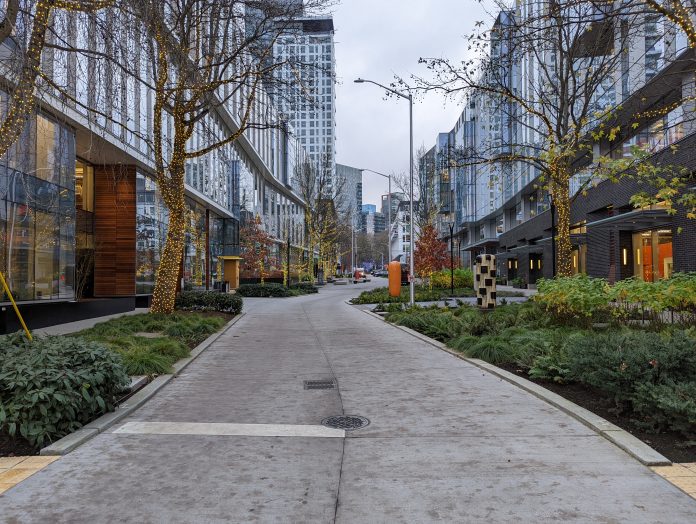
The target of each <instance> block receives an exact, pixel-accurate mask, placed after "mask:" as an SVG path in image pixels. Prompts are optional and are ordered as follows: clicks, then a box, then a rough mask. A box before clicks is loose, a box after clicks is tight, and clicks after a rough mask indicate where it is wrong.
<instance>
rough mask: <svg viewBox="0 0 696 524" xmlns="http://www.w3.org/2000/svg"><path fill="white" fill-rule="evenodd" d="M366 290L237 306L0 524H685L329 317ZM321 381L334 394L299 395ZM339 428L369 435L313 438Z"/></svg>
mask: <svg viewBox="0 0 696 524" xmlns="http://www.w3.org/2000/svg"><path fill="white" fill-rule="evenodd" d="M370 285H371V284H367V285H360V286H348V287H344V286H342V287H333V286H327V287H326V288H324V289H323V290H322V292H321V293H320V294H319V295H316V296H309V297H302V298H293V299H284V300H279V299H276V300H264V299H260V300H259V299H257V300H248V301H247V314H246V316H245V317H244V318H242V319H241V320H240V321H239V322H238V323H237V324H236V325H235V326H234V327H233V328H232V329H230V330H229V331H228V332H227V333H226V334H225V335H223V336H222V337H221V338H220V339H218V341H217V342H216V343H215V344H214V345H213V346H211V348H209V349H208V350H207V351H206V352H204V353H203V354H202V355H201V356H200V357H199V358H198V359H197V360H196V361H195V362H194V363H193V364H192V365H191V366H189V367H188V368H187V369H186V372H185V374H184V375H183V376H181V377H180V378H177V379H175V380H174V381H172V382H171V383H170V385H168V386H167V387H166V388H164V389H163V390H162V391H161V392H160V393H158V394H157V395H156V396H155V397H154V398H153V399H152V400H151V401H150V402H149V403H147V404H146V405H145V406H144V407H143V408H141V409H140V410H139V411H137V412H136V413H135V414H134V416H132V417H131V418H130V419H128V420H126V421H125V422H124V423H123V424H120V425H118V426H117V427H116V428H114V429H113V430H112V431H111V432H109V433H106V434H102V435H99V436H98V437H96V438H95V439H93V440H92V441H90V442H88V443H87V444H85V445H84V446H82V447H81V448H79V449H78V450H76V451H74V452H73V453H71V454H70V455H68V456H66V457H64V458H62V459H60V460H58V461H57V462H55V463H53V464H51V465H50V466H48V467H47V468H46V469H44V470H42V471H40V472H38V473H37V474H35V475H33V476H32V477H30V478H29V479H27V480H26V481H24V482H22V483H21V484H19V485H18V486H16V487H14V488H12V489H10V490H9V491H7V492H6V493H5V494H4V495H2V496H0V521H2V522H17V523H31V522H47V523H48V522H50V523H57V522H70V523H74V522H89V523H95V522H96V523H99V522H137V523H145V522H163V523H164V522H166V523H170V522H177V523H178V522H182V523H183V522H185V523H190V522H195V523H198V522H297V523H314V522H319V523H323V522H334V521H337V522H356V523H378V522H438V521H439V522H475V523H478V522H482V523H488V522H553V521H559V520H563V521H575V522H602V523H614V522H627V523H656V522H664V523H670V524H676V523H691V524H693V522H695V521H696V520H695V519H696V501H694V500H693V499H691V498H689V497H688V496H686V495H685V494H683V493H682V492H681V491H679V490H678V489H677V488H676V487H674V486H672V485H671V484H669V483H668V482H667V481H666V480H664V479H662V478H660V477H659V476H658V475H656V474H654V473H653V472H651V471H650V470H649V469H648V468H646V467H644V466H642V465H640V464H639V463H637V462H636V461H634V460H633V459H632V458H630V457H629V456H628V455H626V454H625V453H624V452H622V451H620V450H619V449H618V448H616V447H614V446H613V445H612V444H610V443H609V442H607V441H605V440H604V439H602V438H601V437H599V436H597V435H595V434H594V433H592V432H591V431H589V430H588V429H587V428H585V427H584V426H582V425H581V424H579V423H578V422H576V421H575V420H573V419H571V418H570V417H568V416H566V415H565V414H563V413H561V412H559V411H557V410H556V409H554V408H552V407H551V406H549V405H547V404H545V403H544V402H542V401H541V400H539V399H537V398H535V397H532V396H530V395H529V394H527V393H525V392H523V391H521V390H519V389H517V388H516V387H514V386H513V385H511V384H509V383H507V382H503V381H501V380H499V379H497V378H494V377H492V376H490V375H487V374H485V373H484V372H482V371H480V370H479V369H477V368H475V367H473V366H471V365H468V364H467V363H465V362H463V361H461V360H459V359H457V358H455V357H453V356H451V355H449V354H447V353H445V352H442V351H439V350H437V349H435V348H433V347H431V346H428V345H425V344H423V343H422V342H420V341H419V340H417V339H416V338H413V337H411V336H410V335H408V334H407V333H404V332H403V331H400V330H398V329H395V328H392V327H390V326H388V325H386V324H385V323H383V322H381V321H380V320H378V319H374V318H372V317H370V316H368V315H365V314H364V313H362V312H361V311H358V310H357V309H355V308H353V307H352V306H348V305H347V304H345V303H344V299H346V298H347V297H348V296H349V295H350V294H351V293H355V292H356V288H358V287H366V286H370ZM326 378H336V379H337V380H338V383H339V385H340V389H339V391H331V390H305V389H303V380H311V379H326ZM341 413H346V414H354V415H362V416H365V417H367V418H369V419H370V421H371V423H370V425H369V426H368V427H367V428H364V429H362V430H359V431H356V432H353V433H350V434H348V437H347V438H341V437H336V436H334V435H322V436H311V435H314V433H313V431H314V429H315V428H314V426H316V425H318V424H319V423H320V421H321V420H322V419H323V418H324V417H326V416H329V415H336V414H341ZM135 422H138V424H134V423H135ZM153 423H160V424H153ZM171 423H186V424H171ZM196 423H198V424H196ZM238 424H271V425H272V424H282V425H284V426H282V427H279V428H274V427H273V426H259V428H260V429H259V430H258V431H251V430H250V431H249V432H248V434H252V433H253V434H255V435H256V436H245V435H247V433H243V431H242V430H243V428H244V427H243V426H238ZM296 425H307V426H311V427H309V428H307V427H303V428H299V430H298V431H297V432H296V433H297V434H298V435H300V436H280V437H273V436H270V437H269V436H262V435H266V434H267V433H266V432H269V433H268V434H272V435H273V434H281V435H288V431H289V429H288V428H291V429H292V428H295V429H297V428H296ZM240 428H241V429H240ZM240 431H242V435H243V436H240V435H239V432H240ZM171 433H179V434H171ZM290 434H293V432H292V431H290Z"/></svg>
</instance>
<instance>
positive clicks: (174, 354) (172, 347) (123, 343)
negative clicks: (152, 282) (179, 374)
mask: <svg viewBox="0 0 696 524" xmlns="http://www.w3.org/2000/svg"><path fill="white" fill-rule="evenodd" d="M225 322H226V321H225V319H224V318H221V317H218V316H206V315H202V314H199V313H174V314H172V315H156V314H149V313H145V314H140V315H125V316H122V317H118V318H114V319H111V320H108V321H106V322H101V323H99V324H96V325H95V326H94V327H92V328H90V329H86V330H84V331H80V332H79V333H76V334H75V335H74V336H76V337H79V338H83V339H86V340H89V341H93V342H100V343H102V344H104V345H105V346H107V347H108V348H110V349H112V350H113V351H116V352H117V353H119V354H120V355H121V357H122V358H123V362H124V364H125V366H126V369H127V371H128V374H130V375H161V374H165V373H170V372H171V370H172V365H173V364H174V363H175V362H176V361H178V360H180V359H182V358H186V357H188V356H189V355H190V352H191V348H193V347H195V346H197V345H198V344H200V343H201V342H203V341H204V340H205V339H206V338H208V337H209V336H210V335H212V334H213V333H216V332H217V331H219V330H220V329H221V328H222V326H224V325H225ZM142 333H153V334H155V336H153V337H152V338H150V337H144V336H139V335H138V334H142Z"/></svg>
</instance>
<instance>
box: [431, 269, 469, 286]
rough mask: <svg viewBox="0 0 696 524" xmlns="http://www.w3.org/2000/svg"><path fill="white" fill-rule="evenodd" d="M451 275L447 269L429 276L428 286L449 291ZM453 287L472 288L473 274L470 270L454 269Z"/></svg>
mask: <svg viewBox="0 0 696 524" xmlns="http://www.w3.org/2000/svg"><path fill="white" fill-rule="evenodd" d="M451 279H452V276H451V273H450V270H449V269H443V270H441V271H437V272H435V273H433V274H432V275H430V285H431V286H432V287H434V288H438V289H449V288H450V286H451ZM454 287H455V288H465V287H468V288H472V289H473V287H474V274H473V273H472V272H471V270H470V269H461V268H458V269H455V270H454Z"/></svg>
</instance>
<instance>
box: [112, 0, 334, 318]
mask: <svg viewBox="0 0 696 524" xmlns="http://www.w3.org/2000/svg"><path fill="white" fill-rule="evenodd" d="M323 3H324V2H321V1H319V0H312V1H310V2H307V3H305V4H304V5H302V4H299V3H297V2H277V1H273V0H265V1H264V0H259V1H256V2H249V1H243V0H233V1H228V2H218V1H214V0H165V1H161V0H157V1H154V0H152V1H140V2H129V3H127V4H126V5H124V6H123V8H124V10H125V11H126V13H127V15H128V16H130V17H132V18H133V19H134V20H136V21H137V22H138V23H140V24H142V26H143V28H144V31H143V33H142V38H144V39H146V40H147V44H148V45H147V47H146V49H147V50H148V61H149V68H150V75H149V76H148V79H147V80H146V81H148V82H149V84H150V85H151V88H152V89H153V91H154V97H155V100H154V106H153V113H152V118H153V120H154V126H153V136H152V137H151V144H152V151H153V157H154V163H155V170H156V178H157V183H158V186H159V188H160V191H161V194H162V198H163V200H164V202H165V204H166V206H167V208H168V210H169V225H168V231H167V239H166V243H165V246H164V250H163V254H162V261H161V262H160V266H159V269H158V272H157V280H156V284H155V290H154V293H153V302H152V311H154V312H171V311H172V310H173V308H174V297H175V293H176V287H177V281H178V275H179V267H180V264H181V257H182V252H183V246H184V241H185V230H186V223H185V222H186V201H185V197H184V195H185V191H184V183H185V173H186V166H187V163H189V162H192V161H196V159H199V158H201V157H204V156H205V155H208V154H210V153H212V152H214V151H216V150H218V149H220V148H222V147H225V146H226V145H228V144H231V143H233V142H234V141H236V140H238V139H239V138H240V137H241V136H242V135H243V134H244V133H246V132H247V131H249V130H252V129H266V128H270V127H281V126H283V125H285V123H284V121H283V119H282V117H281V115H280V114H279V113H278V112H277V111H275V108H274V105H273V103H272V101H271V98H270V95H269V92H273V93H274V95H276V96H277V95H278V94H279V93H282V92H283V89H282V84H283V83H287V82H290V79H283V78H280V77H279V76H278V75H277V74H276V73H277V72H278V71H279V70H280V69H281V68H282V67H283V66H284V65H285V62H283V61H281V60H276V59H275V57H274V52H273V50H274V45H275V44H276V43H277V40H278V39H279V38H280V37H281V35H283V34H286V33H287V32H288V31H290V30H291V27H292V24H293V23H294V22H295V21H296V20H297V19H298V18H299V17H301V16H304V15H305V14H306V13H307V12H308V11H310V12H311V9H313V8H315V7H318V6H321V5H323ZM293 66H294V67H296V68H298V67H301V66H302V65H301V64H293ZM141 80H144V79H141ZM223 108H224V109H226V110H230V109H231V113H232V115H233V118H234V121H233V122H227V123H226V127H228V128H231V132H229V133H221V132H220V131H219V129H220V128H221V127H222V126H221V125H219V122H220V119H221V117H220V114H219V112H220V110H221V109H223Z"/></svg>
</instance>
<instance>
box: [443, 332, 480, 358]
mask: <svg viewBox="0 0 696 524" xmlns="http://www.w3.org/2000/svg"><path fill="white" fill-rule="evenodd" d="M479 340H481V339H480V338H479V337H475V336H473V335H467V334H464V335H459V336H458V337H456V338H453V339H450V340H449V341H448V342H447V346H448V347H450V348H452V349H454V350H455V351H459V352H460V353H466V352H467V351H469V349H470V348H471V346H473V345H474V344H476V343H477V342H479Z"/></svg>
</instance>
